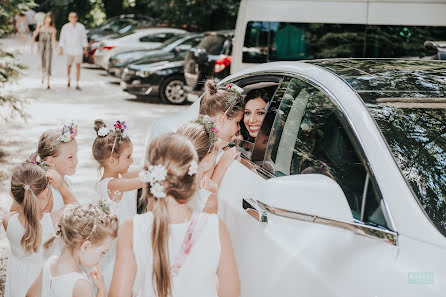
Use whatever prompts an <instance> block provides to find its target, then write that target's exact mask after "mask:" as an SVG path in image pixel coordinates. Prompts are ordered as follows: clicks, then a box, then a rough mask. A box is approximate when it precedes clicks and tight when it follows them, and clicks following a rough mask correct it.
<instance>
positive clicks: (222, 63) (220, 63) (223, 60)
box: [214, 55, 232, 73]
mask: <svg viewBox="0 0 446 297" xmlns="http://www.w3.org/2000/svg"><path fill="white" fill-rule="evenodd" d="M231 60H232V57H231V56H223V55H222V56H220V57H219V58H218V59H217V60H216V61H215V66H214V72H215V73H219V72H221V71H223V70H224V69H225V68H226V67H228V66H229V64H231Z"/></svg>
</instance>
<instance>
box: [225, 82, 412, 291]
mask: <svg viewBox="0 0 446 297" xmlns="http://www.w3.org/2000/svg"><path fill="white" fill-rule="evenodd" d="M249 79H252V77H251V78H242V79H239V80H237V79H235V80H234V82H236V83H237V84H238V85H241V86H243V85H244V84H245V80H249ZM345 116H346V115H345V114H343V112H342V110H341V109H340V108H339V106H337V104H336V103H335V101H334V100H333V99H332V98H331V97H330V96H329V95H327V93H325V92H324V91H323V90H322V89H321V88H320V87H319V86H317V85H316V84H315V83H313V82H310V81H308V80H306V79H304V78H300V77H291V76H284V77H283V79H282V80H281V82H280V84H279V86H278V88H277V90H276V92H275V95H274V97H273V99H272V102H271V104H270V106H269V109H268V111H267V114H266V116H265V118H264V120H263V123H262V127H261V129H260V131H262V132H261V133H260V132H259V134H258V136H257V139H256V140H255V143H254V144H247V143H244V142H242V143H241V144H239V146H238V148H239V150H240V151H241V152H242V154H243V155H244V157H243V158H242V160H241V162H234V163H233V164H232V165H231V167H230V168H229V169H228V171H227V173H226V175H225V178H224V179H223V181H222V183H221V186H220V189H219V193H218V198H219V201H220V202H219V215H220V216H221V217H222V218H223V220H224V221H225V223H226V224H227V226H228V229H229V231H230V234H231V238H232V242H233V247H234V250H235V255H236V260H237V263H238V268H239V273H240V280H241V295H242V296H355V297H356V296H372V297H374V296H392V295H389V292H393V295H395V294H398V293H401V292H405V293H407V295H410V287H408V286H406V288H405V289H403V290H402V291H401V286H395V284H394V283H393V281H394V280H395V275H401V273H399V272H398V271H397V270H398V268H397V266H396V265H392V264H394V263H395V262H396V257H397V253H398V242H397V234H396V232H394V230H393V229H394V226H393V225H392V222H391V219H390V213H389V211H388V209H387V207H386V204H385V201H384V200H383V199H382V197H381V195H380V191H379V187H378V185H377V183H376V181H375V178H374V176H373V172H371V170H370V168H369V167H368V162H367V158H366V156H365V155H364V153H363V150H362V148H361V146H360V143H359V142H358V141H357V140H356V138H355V135H354V133H353V132H352V131H354V130H353V129H352V128H351V127H349V125H348V124H347V121H346V119H345ZM307 173H311V174H323V175H326V176H328V177H330V178H331V179H333V180H335V181H336V182H337V183H338V185H339V186H340V187H341V189H342V190H343V192H344V194H345V197H346V200H347V202H348V205H349V206H350V209H351V212H352V217H353V218H354V219H352V222H342V224H341V223H339V222H337V223H339V224H336V223H333V222H332V221H331V222H329V223H327V224H321V223H320V222H318V221H319V220H317V219H316V218H314V217H313V219H311V218H312V216H311V214H308V215H309V216H308V217H309V218H310V219H309V220H301V219H296V218H290V217H293V215H294V214H295V213H293V212H287V211H286V210H285V211H282V212H277V213H274V214H273V213H270V212H267V211H265V209H264V208H261V207H259V205H258V203H256V201H261V200H262V197H263V198H264V186H265V183H266V182H267V181H268V180H270V179H280V178H282V177H283V176H291V175H299V174H307ZM286 194H287V195H288V196H289V193H286ZM273 195H275V196H276V199H280V198H281V196H285V193H281V192H280V190H279V191H278V192H277V193H274V194H273ZM295 199H298V197H295ZM272 207H274V205H272ZM292 211H295V212H296V211H299V209H293V210H292ZM281 213H282V215H281ZM287 213H288V214H289V216H288V217H287V216H286V215H283V214H287ZM344 223H345V224H344ZM404 280H407V275H402V281H404ZM375 283H376V284H379V285H376V286H375V285H373V284H375Z"/></svg>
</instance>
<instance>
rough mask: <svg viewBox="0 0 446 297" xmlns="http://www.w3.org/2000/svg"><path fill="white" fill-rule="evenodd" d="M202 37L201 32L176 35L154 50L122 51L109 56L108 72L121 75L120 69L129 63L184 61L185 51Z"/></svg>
mask: <svg viewBox="0 0 446 297" xmlns="http://www.w3.org/2000/svg"><path fill="white" fill-rule="evenodd" d="M202 39H203V34H186V35H177V36H174V37H172V38H170V39H169V40H167V41H166V42H164V43H163V44H162V45H161V46H160V47H159V48H156V49H154V50H139V51H130V52H123V53H120V54H117V55H114V56H113V57H111V58H110V67H109V72H110V73H111V74H114V75H116V76H118V77H121V73H122V69H123V68H125V67H127V66H128V65H130V64H150V63H155V62H160V61H166V62H168V61H184V56H185V55H186V52H187V51H188V50H190V49H191V48H192V47H193V46H196V45H197V44H198V43H199V42H200V41H201V40H202Z"/></svg>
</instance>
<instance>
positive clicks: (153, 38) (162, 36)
mask: <svg viewBox="0 0 446 297" xmlns="http://www.w3.org/2000/svg"><path fill="white" fill-rule="evenodd" d="M174 35H175V34H173V33H158V34H151V35H146V36H144V37H141V38H140V39H139V41H141V42H164V41H166V40H168V39H170V38H172V37H173V36H174Z"/></svg>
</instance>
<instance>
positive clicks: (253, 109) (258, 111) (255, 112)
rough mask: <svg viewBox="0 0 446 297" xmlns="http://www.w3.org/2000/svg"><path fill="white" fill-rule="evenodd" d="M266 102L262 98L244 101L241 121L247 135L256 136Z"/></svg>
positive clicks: (263, 115)
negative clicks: (246, 130)
mask: <svg viewBox="0 0 446 297" xmlns="http://www.w3.org/2000/svg"><path fill="white" fill-rule="evenodd" d="M265 107H266V102H265V101H263V99H262V98H260V97H259V98H255V99H251V100H249V101H248V102H246V105H245V112H244V114H243V123H244V124H245V127H246V129H248V132H249V136H251V137H254V138H255V137H257V134H258V133H259V129H260V126H261V125H262V121H263V118H264V117H265V114H266V112H265Z"/></svg>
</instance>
